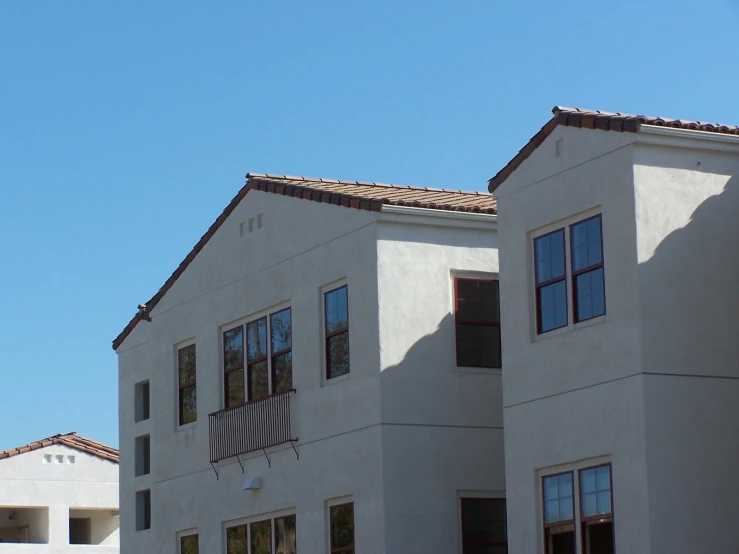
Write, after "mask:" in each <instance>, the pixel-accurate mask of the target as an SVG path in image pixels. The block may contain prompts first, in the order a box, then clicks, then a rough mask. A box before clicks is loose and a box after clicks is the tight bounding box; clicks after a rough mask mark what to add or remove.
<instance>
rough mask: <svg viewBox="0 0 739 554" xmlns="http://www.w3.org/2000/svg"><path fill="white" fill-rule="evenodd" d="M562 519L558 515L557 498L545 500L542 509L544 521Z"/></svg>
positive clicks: (550, 521) (549, 521)
mask: <svg viewBox="0 0 739 554" xmlns="http://www.w3.org/2000/svg"><path fill="white" fill-rule="evenodd" d="M554 521H562V518H561V517H559V500H547V501H546V505H545V509H544V523H552V522H554Z"/></svg>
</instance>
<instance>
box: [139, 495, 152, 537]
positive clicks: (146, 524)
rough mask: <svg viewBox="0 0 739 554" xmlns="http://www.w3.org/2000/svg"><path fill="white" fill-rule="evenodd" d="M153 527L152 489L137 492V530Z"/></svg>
mask: <svg viewBox="0 0 739 554" xmlns="http://www.w3.org/2000/svg"><path fill="white" fill-rule="evenodd" d="M147 529H151V491H150V490H145V491H138V492H137V493H136V530H137V531H145V530H147Z"/></svg>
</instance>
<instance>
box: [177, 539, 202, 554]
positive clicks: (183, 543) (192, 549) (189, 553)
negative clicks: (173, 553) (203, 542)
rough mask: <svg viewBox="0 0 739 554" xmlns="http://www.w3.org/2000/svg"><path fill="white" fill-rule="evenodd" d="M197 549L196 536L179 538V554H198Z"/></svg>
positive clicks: (197, 541) (198, 546)
mask: <svg viewBox="0 0 739 554" xmlns="http://www.w3.org/2000/svg"><path fill="white" fill-rule="evenodd" d="M199 548H200V545H199V539H198V535H187V536H186V537H180V554H198V552H199Z"/></svg>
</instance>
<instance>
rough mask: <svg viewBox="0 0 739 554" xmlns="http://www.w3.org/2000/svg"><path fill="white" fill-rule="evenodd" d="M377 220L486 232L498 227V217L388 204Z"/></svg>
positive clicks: (382, 209) (384, 206)
mask: <svg viewBox="0 0 739 554" xmlns="http://www.w3.org/2000/svg"><path fill="white" fill-rule="evenodd" d="M377 219H378V221H380V222H382V223H406V224H415V225H438V226H444V227H464V228H471V229H487V230H495V229H496V228H497V225H498V216H497V215H494V214H483V213H475V212H454V211H451V210H434V209H431V208H413V207H410V206H390V205H388V204H385V205H383V206H382V208H381V210H380V212H379V214H378V218H377Z"/></svg>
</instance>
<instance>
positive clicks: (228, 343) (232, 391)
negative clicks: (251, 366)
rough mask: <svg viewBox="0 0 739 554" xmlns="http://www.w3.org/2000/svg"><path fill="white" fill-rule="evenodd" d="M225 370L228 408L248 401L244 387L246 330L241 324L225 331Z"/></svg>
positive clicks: (225, 395)
mask: <svg viewBox="0 0 739 554" xmlns="http://www.w3.org/2000/svg"><path fill="white" fill-rule="evenodd" d="M223 371H224V386H225V394H224V397H225V399H226V408H233V407H234V406H240V405H241V404H243V403H244V402H246V390H245V388H244V331H243V328H242V327H241V326H239V327H236V328H235V329H231V330H229V331H226V332H225V333H223Z"/></svg>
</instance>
